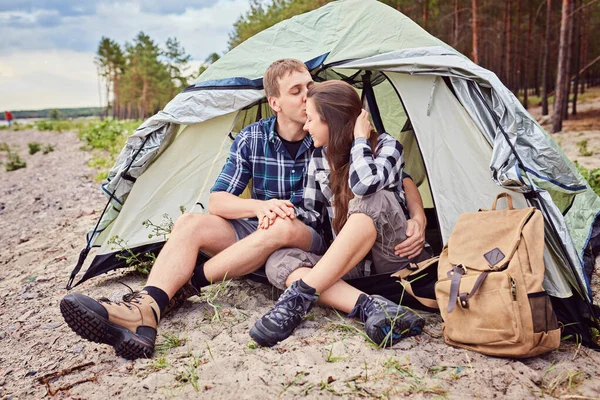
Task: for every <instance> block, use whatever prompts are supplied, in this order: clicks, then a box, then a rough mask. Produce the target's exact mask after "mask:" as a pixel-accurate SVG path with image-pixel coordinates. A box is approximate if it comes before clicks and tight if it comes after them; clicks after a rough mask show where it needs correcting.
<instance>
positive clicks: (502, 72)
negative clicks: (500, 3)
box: [500, 0, 510, 86]
mask: <svg viewBox="0 0 600 400" xmlns="http://www.w3.org/2000/svg"><path fill="white" fill-rule="evenodd" d="M509 2H510V0H505V1H504V17H503V18H502V46H501V48H500V77H501V79H502V82H504V84H505V85H506V86H508V74H507V73H506V48H507V45H506V42H507V40H506V38H507V36H508V35H507V32H508V3H509Z"/></svg>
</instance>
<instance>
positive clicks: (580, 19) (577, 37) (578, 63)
mask: <svg viewBox="0 0 600 400" xmlns="http://www.w3.org/2000/svg"><path fill="white" fill-rule="evenodd" d="M579 4H581V0H578V1H577V5H579ZM575 21H577V23H576V24H575V23H574V25H576V28H575V40H574V45H575V48H574V50H575V54H574V55H573V58H574V59H573V62H574V64H575V65H574V68H573V72H575V81H574V83H573V108H572V111H571V113H572V114H573V115H577V92H578V91H579V68H580V67H581V44H582V41H581V25H582V24H583V10H580V11H578V12H577V16H573V22H575Z"/></svg>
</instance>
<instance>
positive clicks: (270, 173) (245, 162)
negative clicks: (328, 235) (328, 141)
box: [210, 117, 313, 205]
mask: <svg viewBox="0 0 600 400" xmlns="http://www.w3.org/2000/svg"><path fill="white" fill-rule="evenodd" d="M312 149H313V143H312V139H311V137H310V136H309V135H306V137H305V138H304V140H303V141H302V145H301V146H300V148H299V149H298V153H297V154H296V158H295V159H293V158H292V157H291V156H290V154H289V153H288V151H287V149H286V148H285V146H284V145H283V143H282V141H281V138H280V137H279V135H278V134H277V133H276V132H275V117H270V118H268V119H262V120H260V121H258V122H256V123H254V124H251V125H248V126H247V127H246V128H244V129H242V131H241V132H240V133H239V134H238V135H237V136H236V138H235V140H234V141H233V144H232V145H231V148H230V150H229V158H228V159H227V161H226V162H225V166H224V167H223V170H222V171H221V174H219V177H218V178H217V180H216V182H215V185H214V186H213V187H212V189H211V190H210V191H211V192H228V193H231V194H234V195H236V196H239V195H240V194H241V193H242V192H243V191H244V189H245V188H246V186H248V183H249V182H250V179H252V188H251V189H252V198H253V199H256V200H270V199H280V200H289V201H291V202H292V203H293V204H294V205H300V203H301V202H302V196H303V193H304V183H305V180H306V171H307V170H308V163H309V161H310V155H311V153H312Z"/></svg>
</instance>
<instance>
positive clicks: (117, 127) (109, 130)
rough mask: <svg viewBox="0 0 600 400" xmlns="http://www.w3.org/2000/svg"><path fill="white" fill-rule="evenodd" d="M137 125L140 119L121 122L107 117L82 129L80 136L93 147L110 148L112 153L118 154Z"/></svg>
mask: <svg viewBox="0 0 600 400" xmlns="http://www.w3.org/2000/svg"><path fill="white" fill-rule="evenodd" d="M137 126H139V121H132V122H119V121H116V120H113V119H105V120H104V121H101V122H98V123H95V124H90V125H88V126H86V127H84V128H83V129H80V131H79V138H80V139H81V140H82V141H84V142H85V143H86V144H87V145H88V146H89V147H91V148H93V149H101V150H108V151H109V152H110V153H111V154H116V153H118V152H119V151H120V150H121V148H122V147H123V146H124V144H125V141H126V140H127V136H129V135H130V134H131V133H133V130H134V129H135V128H137Z"/></svg>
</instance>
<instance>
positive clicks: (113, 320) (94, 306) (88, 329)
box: [60, 291, 160, 360]
mask: <svg viewBox="0 0 600 400" xmlns="http://www.w3.org/2000/svg"><path fill="white" fill-rule="evenodd" d="M60 311H61V313H62V315H63V317H64V318H65V321H66V322H67V324H68V325H69V327H71V329H73V331H75V333H77V334H78V335H79V336H81V337H82V338H84V339H87V340H90V341H92V342H96V343H104V344H108V345H111V346H113V347H114V348H115V352H116V353H117V355H118V356H121V357H123V358H127V359H129V360H135V359H136V358H140V357H150V356H152V353H153V352H154V342H155V341H156V326H157V325H158V321H159V320H160V309H159V307H158V304H156V302H155V301H154V299H153V298H152V297H150V296H149V295H148V293H146V292H145V291H140V292H133V293H129V294H126V295H125V296H123V302H114V301H111V300H109V299H107V298H101V299H98V301H96V300H94V299H92V298H90V297H88V296H85V295H83V294H79V293H74V294H68V295H66V296H65V297H64V298H63V299H62V301H61V302H60Z"/></svg>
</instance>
